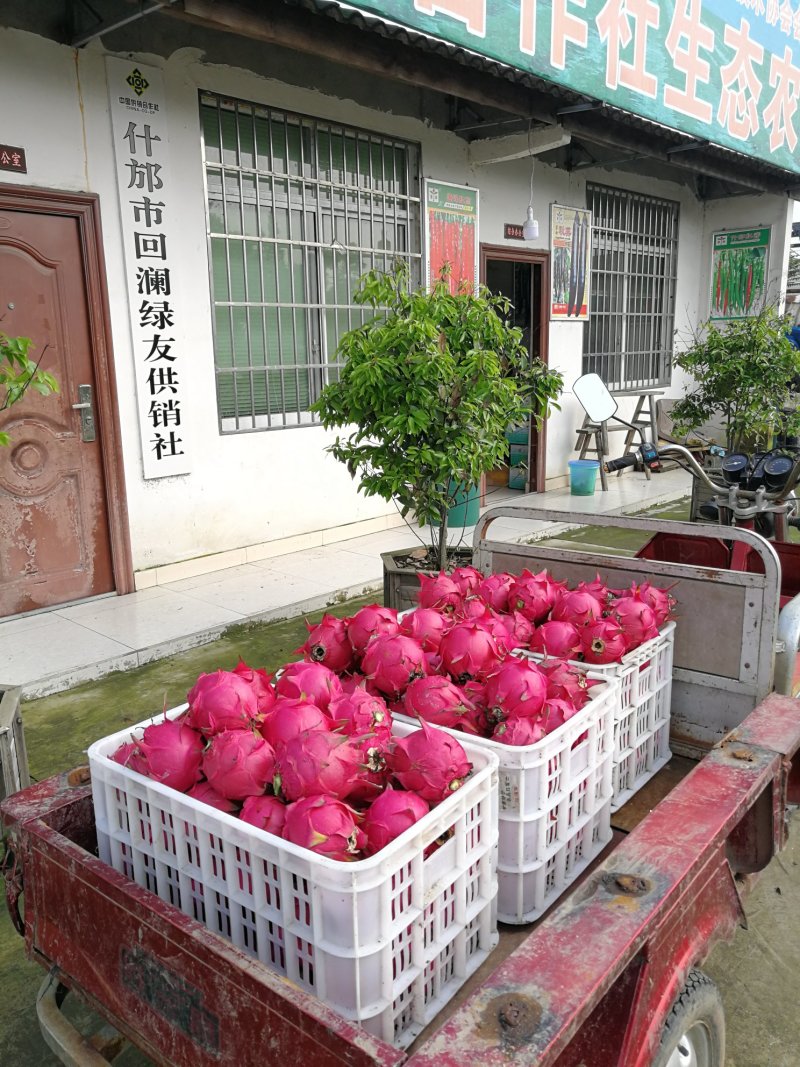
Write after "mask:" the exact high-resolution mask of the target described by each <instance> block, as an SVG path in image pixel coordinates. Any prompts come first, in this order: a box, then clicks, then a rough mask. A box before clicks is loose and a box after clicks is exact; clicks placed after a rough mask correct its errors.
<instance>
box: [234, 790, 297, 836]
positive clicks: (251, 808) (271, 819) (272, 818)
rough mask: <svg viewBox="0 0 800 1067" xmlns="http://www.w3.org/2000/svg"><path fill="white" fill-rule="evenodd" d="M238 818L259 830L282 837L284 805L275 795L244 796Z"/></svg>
mask: <svg viewBox="0 0 800 1067" xmlns="http://www.w3.org/2000/svg"><path fill="white" fill-rule="evenodd" d="M239 818H240V819H242V820H243V821H244V822H248V823H250V825H251V826H257V827H258V828H259V830H266V831H267V833H269V834H275V835H276V837H282V836H283V827H284V825H285V824H286V805H285V804H284V803H283V801H282V800H278V798H277V797H267V796H263V797H246V798H245V802H244V804H242V810H241V811H240V812H239Z"/></svg>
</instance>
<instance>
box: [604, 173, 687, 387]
mask: <svg viewBox="0 0 800 1067" xmlns="http://www.w3.org/2000/svg"><path fill="white" fill-rule="evenodd" d="M586 196H587V202H588V206H589V208H590V209H591V211H592V276H591V278H592V280H591V285H592V288H591V314H590V317H589V321H588V322H587V323H586V324H585V326H584V334H583V370H584V373H589V372H592V371H593V372H595V373H597V374H599V375H600V377H601V378H602V379H603V380H604V381H605V382H606V384H607V385H608V387H609V388H610V389H617V390H624V389H630V390H633V389H637V388H642V389H644V388H649V387H652V386H657V385H668V384H669V381H670V375H671V362H672V345H673V332H674V323H675V279H676V270H677V260H678V204H677V203H675V202H674V201H672V200H659V199H656V198H655V197H652V196H642V195H640V194H638V193H629V192H625V191H623V190H620V189H609V188H607V187H606V186H604V185H592V184H590V185H588V186H587V190H586Z"/></svg>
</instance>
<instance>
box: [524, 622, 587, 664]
mask: <svg viewBox="0 0 800 1067" xmlns="http://www.w3.org/2000/svg"><path fill="white" fill-rule="evenodd" d="M530 650H531V652H540V653H543V654H544V655H545V656H554V657H555V658H556V659H575V657H576V656H577V654H578V653H579V652H580V651H581V635H580V632H579V630H578V627H577V626H574V625H573V624H572V623H571V622H558V621H557V620H555V619H553V620H551V621H550V622H543V623H542V625H541V626H537V627H536V629H535V630H534V632H533V635H532V637H531V641H530Z"/></svg>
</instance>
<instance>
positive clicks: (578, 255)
mask: <svg viewBox="0 0 800 1067" xmlns="http://www.w3.org/2000/svg"><path fill="white" fill-rule="evenodd" d="M550 263H551V268H550V269H551V278H550V318H551V319H561V320H563V321H572V322H585V321H586V320H587V319H588V318H589V278H590V276H591V265H592V213H591V211H587V210H586V208H580V207H564V206H563V205H562V204H551V205H550Z"/></svg>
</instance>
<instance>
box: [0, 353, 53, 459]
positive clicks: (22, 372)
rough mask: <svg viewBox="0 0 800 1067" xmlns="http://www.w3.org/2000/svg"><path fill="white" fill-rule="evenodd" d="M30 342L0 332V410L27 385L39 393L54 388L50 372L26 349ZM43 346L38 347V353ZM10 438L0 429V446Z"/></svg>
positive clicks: (19, 396)
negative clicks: (32, 357)
mask: <svg viewBox="0 0 800 1067" xmlns="http://www.w3.org/2000/svg"><path fill="white" fill-rule="evenodd" d="M32 347H33V342H32V341H31V339H30V338H29V337H8V336H7V335H6V334H4V333H2V332H0V414H2V412H4V411H6V410H7V409H8V408H10V407H11V406H12V404H16V403H17V401H19V400H21V399H22V397H23V396H24V395H25V393H26V392H27V391H28V389H33V390H35V391H36V392H37V393H41V395H42V396H49V395H50V393H57V392H58V382H57V381H56V380H55V378H54V377H53V375H52V374H49V373H48V372H47V371H44V370H41V369H40V366H39V364H40V363H41V360H42V357H41V356H40V357H39V359H38V360H33V359H31V357H30V355H29V353H30V350H31V348H32ZM46 351H47V346H45V348H44V349H43V350H42V356H43V355H44V353H45V352H46ZM10 440H11V438H10V437H9V435H8V434H7V433H4V432H3V431H2V430H0V446H2V445H7V444H8V443H9V441H10Z"/></svg>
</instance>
